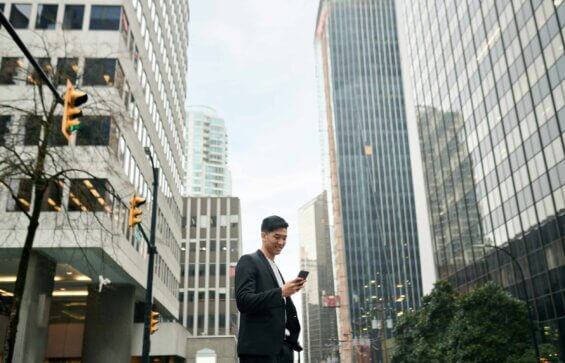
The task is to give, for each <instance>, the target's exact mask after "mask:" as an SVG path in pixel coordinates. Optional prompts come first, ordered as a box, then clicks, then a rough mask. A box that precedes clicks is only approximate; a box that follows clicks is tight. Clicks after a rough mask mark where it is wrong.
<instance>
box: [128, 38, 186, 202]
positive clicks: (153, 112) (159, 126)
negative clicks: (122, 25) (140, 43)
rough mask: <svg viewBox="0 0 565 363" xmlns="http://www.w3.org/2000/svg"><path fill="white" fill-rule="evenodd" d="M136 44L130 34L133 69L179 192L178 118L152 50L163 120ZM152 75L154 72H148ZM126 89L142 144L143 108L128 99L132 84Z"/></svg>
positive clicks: (130, 112) (179, 149)
mask: <svg viewBox="0 0 565 363" xmlns="http://www.w3.org/2000/svg"><path fill="white" fill-rule="evenodd" d="M146 34H148V33H146ZM146 39H149V38H148V36H147V38H146ZM133 44H134V39H133V34H131V39H130V47H129V49H130V53H131V56H132V58H133V62H134V68H135V70H136V75H137V78H138V81H139V82H140V84H141V88H142V89H143V94H144V100H145V104H146V105H147V108H148V110H149V114H150V117H151V121H152V122H153V124H154V125H155V131H156V133H157V135H158V137H159V140H160V141H161V146H162V147H163V151H164V153H165V158H166V160H167V162H168V163H169V166H170V168H171V171H172V173H173V176H174V179H175V180H174V181H175V183H176V184H175V185H176V187H177V189H178V190H179V191H180V190H181V189H182V179H181V178H180V173H179V169H178V167H177V163H176V160H175V158H174V157H173V151H172V149H171V145H174V146H176V150H177V153H179V155H182V150H183V149H182V147H181V144H180V139H179V137H178V134H179V133H178V132H175V118H174V117H173V113H172V111H171V107H170V104H169V100H168V96H167V92H166V89H165V83H164V81H163V78H162V77H161V73H160V71H159V65H158V63H157V62H156V57H155V52H154V51H153V50H151V49H150V52H149V54H150V56H149V60H150V65H151V70H152V71H153V74H154V75H155V81H156V83H157V92H158V95H160V97H161V100H162V102H163V107H164V109H165V115H164V117H162V116H163V115H161V113H160V112H159V109H158V106H157V102H156V101H157V99H156V98H155V96H154V92H153V91H154V90H153V88H152V86H151V84H150V82H149V81H150V80H149V78H148V76H147V73H146V72H145V70H144V67H143V62H141V60H140V57H139V54H138V50H137V46H135V45H133ZM149 74H151V73H149ZM125 90H126V92H125V93H126V96H125V101H126V106H127V107H128V112H129V115H130V116H131V117H132V118H134V128H135V131H136V132H138V138H139V139H140V142H142V143H143V142H145V140H144V139H143V138H142V136H141V135H140V133H141V130H140V128H139V127H138V124H140V123H141V124H143V122H140V116H139V109H138V106H141V105H138V104H136V102H135V99H134V97H133V95H132V96H131V97H130V96H129V94H130V86H129V83H128V82H127V81H126V82H125ZM163 120H168V126H169V130H170V131H171V133H170V135H171V137H172V140H173V141H174V143H170V142H169V136H168V135H167V133H166V132H165V128H164V123H163ZM143 129H144V131H146V130H145V126H143Z"/></svg>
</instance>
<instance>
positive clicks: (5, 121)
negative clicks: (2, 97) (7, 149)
mask: <svg viewBox="0 0 565 363" xmlns="http://www.w3.org/2000/svg"><path fill="white" fill-rule="evenodd" d="M11 121H12V116H10V115H0V146H4V145H6V144H7V142H8V136H9V135H10V123H11Z"/></svg>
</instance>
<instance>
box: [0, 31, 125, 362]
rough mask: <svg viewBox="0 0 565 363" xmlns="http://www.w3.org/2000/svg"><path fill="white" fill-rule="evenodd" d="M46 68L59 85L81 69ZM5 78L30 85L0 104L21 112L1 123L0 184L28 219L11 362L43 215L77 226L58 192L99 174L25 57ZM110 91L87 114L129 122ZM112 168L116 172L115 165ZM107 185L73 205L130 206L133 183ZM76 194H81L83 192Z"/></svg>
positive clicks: (12, 318)
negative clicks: (86, 163) (65, 132)
mask: <svg viewBox="0 0 565 363" xmlns="http://www.w3.org/2000/svg"><path fill="white" fill-rule="evenodd" d="M40 39H41V38H40ZM49 47H50V45H48V44H45V43H43V50H42V51H43V53H44V54H45V55H46V57H45V58H50V53H49V51H48V49H49ZM43 68H44V71H45V72H46V73H47V74H48V75H49V78H50V79H51V81H52V82H53V83H54V84H55V85H58V84H61V83H62V82H61V81H62V80H64V79H67V78H69V74H66V72H68V70H69V69H70V70H72V71H74V72H75V73H77V71H78V69H74V66H73V65H70V68H69V67H58V68H60V69H53V67H52V66H51V65H49V62H44V63H43ZM79 76H80V75H79ZM0 77H5V78H6V77H11V79H12V80H13V81H14V82H16V83H19V84H22V83H23V82H25V83H27V84H28V86H27V87H20V88H22V89H23V88H25V93H24V94H16V95H14V99H6V100H2V101H1V102H0V116H2V115H4V116H6V115H11V116H17V118H16V117H11V118H12V119H13V121H12V122H10V123H7V122H5V120H4V122H5V123H4V124H3V125H2V124H0V184H1V185H2V186H3V187H4V188H5V190H7V193H8V195H9V198H11V201H12V207H13V208H14V209H17V210H18V211H19V212H21V214H23V215H24V216H25V218H26V219H27V233H26V236H25V240H24V242H23V247H22V251H21V256H20V260H19V265H18V271H17V278H16V282H15V288H14V293H13V299H12V302H11V304H10V306H8V307H6V306H5V307H4V308H3V309H0V310H4V311H7V312H9V323H8V329H7V334H6V340H5V343H4V356H5V362H12V359H13V354H14V346H15V342H16V333H17V326H18V322H19V319H20V307H21V303H22V297H23V294H24V291H25V282H26V276H27V270H28V266H29V262H30V257H31V254H32V250H33V246H34V240H35V237H36V234H37V230H38V227H39V224H40V215H41V213H42V211H44V210H46V209H49V208H51V210H53V211H56V212H59V213H66V215H67V218H68V226H70V227H72V225H73V224H76V220H73V221H71V220H70V219H69V214H68V213H67V211H68V210H67V209H68V208H67V207H66V206H65V205H64V203H63V201H62V198H60V199H59V200H57V198H56V197H54V196H57V195H61V194H62V188H63V187H64V186H65V183H69V182H70V181H71V180H76V179H77V178H96V176H95V175H94V174H93V173H91V172H90V171H88V170H85V169H80V168H77V167H75V166H76V165H79V163H77V155H76V154H74V153H73V152H72V151H71V150H70V149H71V147H64V145H66V139H65V138H64V137H63V136H62V133H61V129H60V125H61V113H62V107H61V105H60V104H59V103H58V102H57V99H56V98H55V97H53V95H52V94H50V93H49V92H50V91H49V89H48V88H47V87H46V86H45V85H44V84H43V83H42V81H41V79H40V78H39V77H38V76H37V74H36V73H35V72H34V71H32V70H28V69H25V68H24V66H23V63H21V62H20V61H18V60H14V66H13V69H12V70H11V72H9V73H7V74H2V75H0ZM73 78H75V79H76V78H78V79H80V77H77V74H75V75H73ZM104 79H105V80H106V82H108V83H111V82H114V80H109V79H106V75H104ZM4 81H7V80H6V79H4ZM117 81H119V80H117ZM108 94H109V92H107V91H106V90H104V89H101V90H98V91H94V90H93V91H92V92H89V95H88V97H89V101H88V104H87V105H86V107H84V113H85V114H89V113H91V114H94V115H100V114H111V115H112V117H113V119H114V120H117V119H120V120H128V115H127V114H125V113H122V112H121V111H120V110H123V105H120V104H119V102H117V101H115V100H113V99H112V97H108ZM78 132H79V133H80V132H81V130H80V129H79V130H78ZM60 146H63V147H60ZM107 170H109V171H111V172H115V170H113V169H112V168H111V167H108V169H107ZM83 181H84V180H83ZM91 187H92V185H91ZM92 188H94V187H92ZM92 188H91V189H90V190H91V191H92ZM102 188H103V189H104V191H105V193H106V194H105V195H106V196H107V198H106V199H105V198H104V196H98V198H97V201H98V202H99V204H100V205H96V207H94V206H89V205H84V203H83V204H82V205H81V203H80V201H78V202H77V200H79V199H80V198H78V196H75V197H72V198H71V199H72V201H73V202H75V204H76V205H73V208H74V209H75V210H77V209H81V210H82V211H91V210H95V209H96V208H98V210H99V209H100V208H101V206H102V207H103V209H104V211H105V212H106V213H107V214H110V215H111V214H112V213H113V210H114V207H115V206H116V205H117V204H121V205H122V206H123V205H125V203H124V202H123V201H122V200H121V199H120V194H122V193H123V192H124V191H126V192H127V193H128V194H129V192H131V189H132V188H131V184H129V185H122V186H121V187H120V188H119V189H121V190H116V189H115V188H114V187H113V186H112V184H110V183H109V182H106V183H104V184H103V185H102ZM87 189H88V185H87ZM94 189H95V188H94ZM75 193H80V190H79V191H75ZM93 193H94V192H93ZM71 194H72V193H71ZM69 205H71V202H69ZM91 219H94V220H95V221H96V222H97V225H98V226H100V229H101V230H102V233H108V234H109V235H110V236H111V238H113V236H114V234H115V231H113V230H112V225H111V224H110V225H108V223H107V221H103V220H101V219H100V218H99V216H98V215H97V213H89V217H88V220H87V221H84V223H85V225H87V226H88V225H90V223H91ZM71 229H72V228H71ZM76 242H77V245H79V246H80V245H81V243H80V241H78V239H77V241H76ZM112 246H114V244H113V243H112Z"/></svg>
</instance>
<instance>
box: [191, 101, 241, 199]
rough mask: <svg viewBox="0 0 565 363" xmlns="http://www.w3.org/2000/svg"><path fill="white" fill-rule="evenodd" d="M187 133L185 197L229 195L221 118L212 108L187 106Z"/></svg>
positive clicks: (225, 133) (226, 156)
mask: <svg viewBox="0 0 565 363" xmlns="http://www.w3.org/2000/svg"><path fill="white" fill-rule="evenodd" d="M186 132H187V142H188V154H187V155H188V157H187V168H186V191H185V194H186V195H190V196H229V195H231V173H230V170H229V169H228V135H227V132H226V125H225V121H224V119H222V118H221V117H220V116H219V115H218V113H217V112H216V111H215V110H214V109H213V108H211V107H206V106H191V107H188V111H187V127H186Z"/></svg>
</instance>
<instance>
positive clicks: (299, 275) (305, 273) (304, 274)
mask: <svg viewBox="0 0 565 363" xmlns="http://www.w3.org/2000/svg"><path fill="white" fill-rule="evenodd" d="M308 274H309V272H308V271H304V270H301V271H300V272H299V273H298V277H301V278H303V279H304V280H306V278H307V277H308Z"/></svg>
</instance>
